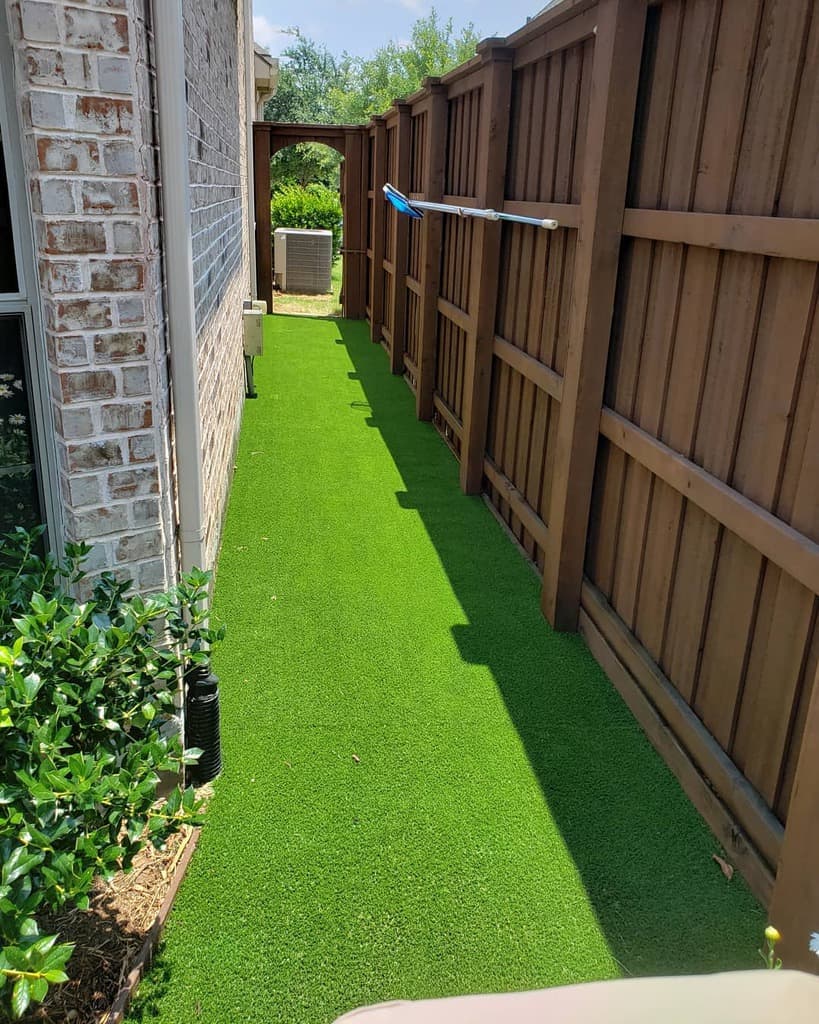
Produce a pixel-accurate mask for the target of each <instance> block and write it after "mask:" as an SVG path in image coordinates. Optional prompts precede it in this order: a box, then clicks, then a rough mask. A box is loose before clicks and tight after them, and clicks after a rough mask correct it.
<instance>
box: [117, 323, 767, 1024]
mask: <svg viewBox="0 0 819 1024" xmlns="http://www.w3.org/2000/svg"><path fill="white" fill-rule="evenodd" d="M266 331H267V334H266V346H267V352H266V355H265V357H264V358H263V359H261V360H257V375H256V380H257V386H258V391H259V398H258V400H257V401H255V402H249V403H247V408H246V410H245V420H244V427H243V431H242V438H241V445H240V450H239V455H238V460H237V468H236V477H235V481H234V485H233V492H232V496H231V501H230V508H229V513H228V517H227V523H226V526H225V532H224V540H223V545H222V553H221V559H220V563H219V570H218V575H217V585H216V599H215V610H216V614H217V616H218V617H220V618H221V619H222V620H223V621H224V622H226V624H227V627H228V634H227V639H226V641H225V643H224V646H223V647H222V649H221V651H220V653H219V655H218V658H217V660H216V669H217V671H218V672H219V674H220V676H221V678H222V706H223V737H224V757H225V771H224V775H223V776H222V778H221V779H220V780H219V782H218V783H217V786H216V795H215V797H214V799H213V801H212V804H211V807H210V810H209V812H208V821H207V824H206V826H205V829H204V831H203V834H202V839H201V842H200V846H199V849H198V851H197V853H196V856H195V857H194V860H193V863H192V865H191V868H190V871H189V873H188V876H187V878H186V880H185V882H184V885H183V888H182V891H181V893H180V895H179V899H178V902H177V905H176V908H175V910H174V912H173V914H172V916H171V920H170V924H169V927H168V930H167V939H166V945H165V948H164V951H163V952H162V954H161V956H160V957H159V959H158V961H157V963H156V966H155V968H154V971H153V974H152V975H151V977H150V978H149V980H148V981H147V982H146V983H145V984H144V985H143V990H142V993H141V996H140V999H139V1001H138V1002H137V1004H136V1006H135V1009H134V1010H133V1012H132V1019H134V1020H136V1019H153V1018H154V1017H155V1016H156V1017H158V1018H159V1019H160V1020H162V1021H166V1022H176V1024H183V1022H185V1024H190V1022H192V1021H196V1020H202V1021H205V1022H225V1024H228V1022H230V1024H236V1022H239V1021H241V1022H244V1024H250V1022H265V1024H276V1022H281V1024H285V1022H287V1024H329V1022H330V1021H332V1020H333V1018H334V1017H335V1015H337V1014H339V1013H341V1012H342V1011H344V1010H348V1009H350V1008H352V1007H353V1006H355V1005H358V1004H362V1003H367V1002H372V1001H377V1000H384V999H390V998H417V997H427V996H436V995H446V994H451V993H456V992H472V991H488V990H492V991H495V990H506V989H520V988H525V987H533V986H543V985H555V984H562V983H567V982H576V981H582V980H587V979H593V978H610V977H614V976H617V975H618V974H621V973H630V974H655V973H660V972H673V973H678V972H683V971H697V970H715V969H720V968H734V967H753V966H759V964H758V963H757V961H756V959H755V958H756V952H755V951H756V949H757V948H758V946H759V944H760V941H759V940H760V938H761V932H762V928H763V927H764V919H763V916H762V912H761V910H760V908H759V906H758V905H757V903H756V902H755V900H754V899H753V898H752V896H751V895H750V894H749V892H748V890H747V888H746V886H745V885H744V883H743V881H742V879H741V878H740V877H739V876H736V877H735V878H734V879H733V881H731V882H730V883H729V882H728V881H726V879H725V878H724V877H723V876H722V874H721V873H720V871H719V869H718V868H717V866H716V864H715V863H714V862H713V861H712V859H711V855H712V853H713V852H716V851H717V850H718V846H717V844H716V842H715V840H714V839H713V837H712V836H711V834H710V832H709V831H708V829H707V828H706V827H705V825H704V824H703V823H702V822H701V820H700V818H699V817H698V815H697V814H696V812H695V811H694V810H693V809H692V807H691V805H690V804H689V803H688V801H687V800H686V798H685V797H684V796H683V794H682V792H681V790H680V789H679V788H678V786H677V784H676V782H675V781H674V779H673V778H672V776H671V775H670V774H669V772H668V771H667V770H666V769H665V767H664V766H663V764H662V763H661V761H660V759H659V758H658V757H657V756H656V755H655V753H654V752H653V750H652V749H651V747H650V746H649V744H648V742H647V741H646V740H645V739H644V737H643V735H642V733H641V731H640V729H639V728H638V726H637V725H636V724H635V723H634V721H633V719H632V718H631V716H630V714H629V712H628V711H627V710H626V708H625V706H624V705H623V704H622V703H621V701H620V699H619V697H618V696H617V695H616V694H615V692H614V690H613V688H612V687H611V685H610V684H609V682H608V681H607V680H606V678H605V676H604V675H603V673H602V672H601V670H600V669H599V668H598V667H597V665H596V663H595V662H594V661H593V659H592V658H591V656H590V654H589V653H588V651H587V650H586V649H585V647H584V644H583V642H582V641H581V640H580V639H579V638H578V637H576V636H561V635H557V634H554V633H552V632H551V631H550V629H549V628H548V626H547V625H546V624H545V622H544V621H543V619H542V618H541V615H540V612H539V608H538V589H539V588H538V582H537V580H536V579H535V577H534V575H533V573H532V572H531V570H530V569H529V568H528V567H527V566H526V565H525V563H524V562H523V560H522V558H521V556H520V555H519V554H518V553H517V551H516V550H515V549H514V547H513V546H512V544H511V543H510V541H509V540H508V539H507V538H506V536H504V534H503V532H502V530H501V528H500V527H499V526H498V524H497V523H496V522H495V520H494V519H493V518H492V516H491V514H490V513H489V511H488V510H487V509H486V507H485V506H484V505H483V503H482V501H481V500H480V499H479V498H467V497H465V496H463V495H462V494H461V493H460V491H459V489H458V473H457V465H456V463H455V461H454V459H453V458H452V456H451V454H450V453H449V451H448V450H447V448H446V447H445V446H444V444H443V442H442V441H441V440H440V439H439V437H438V435H437V434H436V432H435V431H434V429H433V428H432V427H431V426H430V425H429V424H420V423H417V422H416V421H415V419H414V402H413V399H412V396H411V395H410V392H409V391H408V389H407V386H406V384H405V383H404V382H403V381H402V380H401V379H399V378H396V377H391V376H390V374H389V369H388V365H387V360H386V357H385V355H384V353H383V351H382V350H381V349H380V347H378V346H374V345H372V344H371V343H370V341H369V340H368V337H367V330H366V326H365V325H364V324H361V323H350V322H344V321H332V320H306V319H301V318H295V317H275V318H268V321H267V324H266Z"/></svg>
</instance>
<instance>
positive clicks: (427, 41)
mask: <svg viewBox="0 0 819 1024" xmlns="http://www.w3.org/2000/svg"><path fill="white" fill-rule="evenodd" d="M479 38H480V37H479V36H478V33H477V31H476V30H475V26H474V25H473V24H472V23H471V22H469V23H468V24H467V25H465V26H464V27H463V28H461V29H460V30H457V31H456V29H455V25H454V22H453V19H452V18H448V19H447V20H446V21H443V20H442V19H441V17H440V16H439V14H438V12H437V11H436V10H435V8H434V7H433V8H432V10H431V11H430V13H429V15H428V16H427V17H426V18H419V19H418V20H417V21H416V22H415V24H414V25H413V26H412V33H411V36H410V40H409V42H408V43H399V42H396V41H395V40H391V41H390V42H388V43H387V44H386V45H385V46H382V47H381V48H380V49H378V50H376V51H375V53H374V54H373V55H372V57H370V58H365V59H362V58H358V57H349V56H347V55H345V56H344V57H343V58H342V61H341V62H340V71H341V73H342V75H343V83H342V84H341V86H340V87H338V86H337V87H335V89H334V92H333V93H332V94H331V97H330V98H331V104H330V105H331V106H332V107H334V108H335V109H336V110H337V112H338V115H339V120H340V121H342V122H346V123H349V124H358V123H361V122H363V121H366V120H367V119H368V118H370V117H371V116H372V115H373V114H380V113H383V111H385V110H386V109H387V108H388V107H389V106H390V104H391V103H392V102H393V100H395V99H398V98H399V97H402V96H408V95H409V94H410V93H413V92H415V91H416V90H417V89H419V88H420V86H421V83H422V82H423V80H424V78H426V77H427V76H428V75H443V74H445V73H446V72H447V71H451V70H452V68H454V67H457V66H458V64H461V63H463V62H464V61H465V60H469V59H470V57H473V56H474V55H475V46H476V45H477V43H478V41H479Z"/></svg>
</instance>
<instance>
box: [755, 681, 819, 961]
mask: <svg viewBox="0 0 819 1024" xmlns="http://www.w3.org/2000/svg"><path fill="white" fill-rule="evenodd" d="M817 861H819V669H817V672H816V678H815V680H814V683H813V693H812V696H811V700H810V705H809V706H808V715H807V719H806V721H805V731H804V733H803V734H802V746H801V749H800V752H799V761H798V763H797V768H796V778H795V780H794V784H793V794H792V796H791V802H790V807H789V808H788V820H787V824H786V826H785V838H784V840H783V842H782V850H781V853H780V855H779V866H778V868H777V872H776V883H775V885H774V891H773V898H772V900H771V907H770V913H769V915H768V920H769V921H770V922H771V924H773V925H774V926H775V927H776V928H778V929H779V931H780V932H781V934H782V943H781V946H780V947H779V948H778V949H777V952H778V953H779V955H780V956H781V957H782V959H783V961H784V963H785V966H786V967H793V968H798V969H800V970H803V971H812V972H813V973H814V974H816V973H819V958H817V956H816V954H815V953H812V952H810V950H809V948H808V943H809V942H810V937H811V935H812V934H813V933H814V932H819V870H817Z"/></svg>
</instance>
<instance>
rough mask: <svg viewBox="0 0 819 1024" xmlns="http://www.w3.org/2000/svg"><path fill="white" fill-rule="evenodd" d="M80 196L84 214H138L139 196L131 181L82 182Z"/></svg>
mask: <svg viewBox="0 0 819 1024" xmlns="http://www.w3.org/2000/svg"><path fill="white" fill-rule="evenodd" d="M81 196H82V208H83V210H84V211H85V212H86V213H138V212H139V194H138V192H137V187H136V184H135V183H134V182H133V181H84V182H83V183H82V189H81Z"/></svg>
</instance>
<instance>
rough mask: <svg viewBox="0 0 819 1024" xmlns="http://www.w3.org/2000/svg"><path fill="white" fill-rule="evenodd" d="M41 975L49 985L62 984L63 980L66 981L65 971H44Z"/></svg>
mask: <svg viewBox="0 0 819 1024" xmlns="http://www.w3.org/2000/svg"><path fill="white" fill-rule="evenodd" d="M43 977H44V978H45V980H46V981H47V982H48V983H49V984H50V985H62V983H63V982H64V981H68V975H67V974H66V973H65V971H45V972H44V973H43Z"/></svg>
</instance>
